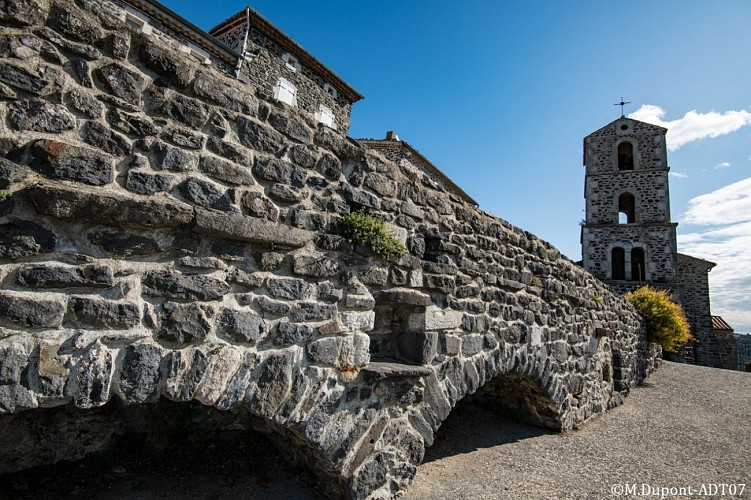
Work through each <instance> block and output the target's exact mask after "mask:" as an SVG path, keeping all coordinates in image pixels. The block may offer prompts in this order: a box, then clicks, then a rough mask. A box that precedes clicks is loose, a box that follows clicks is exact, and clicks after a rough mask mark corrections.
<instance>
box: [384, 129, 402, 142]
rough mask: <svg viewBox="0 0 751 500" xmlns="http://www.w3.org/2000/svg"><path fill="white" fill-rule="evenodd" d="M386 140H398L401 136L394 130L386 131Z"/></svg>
mask: <svg viewBox="0 0 751 500" xmlns="http://www.w3.org/2000/svg"><path fill="white" fill-rule="evenodd" d="M386 140H387V141H398V140H399V136H398V135H396V132H394V131H393V130H389V131H388V132H386Z"/></svg>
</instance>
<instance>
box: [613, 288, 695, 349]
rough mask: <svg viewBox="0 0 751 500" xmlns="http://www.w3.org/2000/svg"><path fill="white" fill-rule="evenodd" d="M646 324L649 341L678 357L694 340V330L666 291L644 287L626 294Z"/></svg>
mask: <svg viewBox="0 0 751 500" xmlns="http://www.w3.org/2000/svg"><path fill="white" fill-rule="evenodd" d="M626 300H628V301H629V302H630V303H631V305H632V306H634V308H635V309H636V311H637V312H638V313H639V314H641V315H642V316H643V317H644V319H645V321H646V323H647V340H648V341H650V342H655V343H657V344H660V345H661V346H662V348H663V349H664V350H665V351H666V352H669V353H674V354H675V353H678V352H680V351H681V350H682V348H683V346H684V345H685V343H686V341H688V340H689V339H691V329H690V328H689V326H688V320H686V315H685V314H684V312H683V309H682V308H681V306H680V305H678V304H676V303H675V301H673V299H672V298H671V297H670V295H669V294H668V293H667V292H665V291H664V290H656V289H654V288H651V287H649V286H643V287H641V288H639V289H638V290H635V291H633V292H629V293H627V294H626Z"/></svg>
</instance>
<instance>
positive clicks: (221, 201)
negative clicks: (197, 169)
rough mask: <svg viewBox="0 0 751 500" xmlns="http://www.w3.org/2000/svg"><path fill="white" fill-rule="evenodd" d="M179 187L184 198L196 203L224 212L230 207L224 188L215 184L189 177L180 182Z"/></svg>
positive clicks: (230, 202) (230, 203)
mask: <svg viewBox="0 0 751 500" xmlns="http://www.w3.org/2000/svg"><path fill="white" fill-rule="evenodd" d="M179 189H180V192H181V193H182V195H183V196H184V197H185V199H187V200H189V201H192V202H193V203H195V204H196V205H200V206H202V207H205V208H213V209H215V210H222V211H224V212H227V211H229V210H230V209H231V207H232V201H231V200H230V197H229V195H228V194H227V192H226V190H225V189H224V188H223V187H221V186H219V185H217V184H214V183H211V182H208V181H204V180H201V179H196V178H193V177H191V178H189V179H187V180H186V181H185V182H183V183H182V184H180V186H179Z"/></svg>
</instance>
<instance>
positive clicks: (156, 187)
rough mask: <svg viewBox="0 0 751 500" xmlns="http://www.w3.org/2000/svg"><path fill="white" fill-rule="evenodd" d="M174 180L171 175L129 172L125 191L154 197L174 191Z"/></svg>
mask: <svg viewBox="0 0 751 500" xmlns="http://www.w3.org/2000/svg"><path fill="white" fill-rule="evenodd" d="M173 179H174V178H173V177H172V176H171V175H164V174H152V173H149V172H141V171H138V170H129V171H128V177H127V178H126V180H125V189H127V190H128V191H132V192H134V193H138V194H143V195H152V194H154V193H159V192H166V191H169V190H170V189H172V184H173Z"/></svg>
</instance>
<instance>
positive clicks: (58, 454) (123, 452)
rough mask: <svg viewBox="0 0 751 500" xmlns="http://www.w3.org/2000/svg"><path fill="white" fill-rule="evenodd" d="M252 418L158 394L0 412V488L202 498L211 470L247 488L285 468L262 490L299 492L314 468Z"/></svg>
mask: <svg viewBox="0 0 751 500" xmlns="http://www.w3.org/2000/svg"><path fill="white" fill-rule="evenodd" d="M259 424H260V419H257V418H256V417H252V416H251V415H250V414H249V413H248V412H247V411H244V410H240V411H221V410H218V409H216V408H213V407H209V406H205V405H203V404H201V403H199V402H198V401H195V400H193V401H187V402H174V401H169V400H167V399H164V398H162V399H160V400H159V401H156V402H153V403H144V404H134V405H124V404H122V403H121V402H120V401H118V400H117V399H114V398H113V400H111V401H109V402H108V403H107V404H105V405H104V406H101V407H96V408H91V409H87V410H83V409H79V408H75V407H74V406H73V405H72V404H69V405H64V406H57V407H54V408H39V409H35V410H33V411H29V412H25V413H23V415H20V414H15V415H0V442H2V443H3V446H2V449H0V473H2V475H0V491H2V492H6V493H7V494H9V495H10V497H14V495H18V497H19V498H52V496H50V492H51V491H54V492H55V495H54V497H57V498H60V497H69V496H73V497H74V498H75V497H78V498H101V497H102V492H103V491H105V490H106V492H107V496H109V497H111V498H132V497H133V496H134V494H133V492H134V491H140V492H143V493H145V496H146V497H149V498H151V497H155V498H157V497H160V496H165V495H164V493H166V492H172V493H174V492H184V493H182V494H180V493H177V494H176V495H177V496H181V495H182V496H185V497H188V496H190V497H197V498H204V497H214V496H216V492H217V491H218V489H217V486H216V483H217V481H216V480H217V478H233V483H234V486H235V487H236V488H238V491H239V490H242V491H251V490H255V489H257V487H258V484H260V483H261V482H263V481H265V480H267V479H268V478H269V477H274V476H278V475H279V474H280V471H283V470H287V471H289V472H288V473H285V474H284V475H285V476H286V477H285V480H286V485H285V486H284V487H283V488H282V487H279V486H273V487H272V488H271V490H274V489H275V490H276V494H274V492H272V491H271V490H266V491H265V492H266V493H271V495H272V496H278V497H289V496H290V495H289V494H290V493H293V494H300V496H301V497H304V496H305V494H306V493H307V492H309V491H310V490H311V488H312V487H313V485H314V483H313V480H312V476H310V474H308V473H307V472H306V471H304V470H302V469H300V468H296V467H294V466H293V465H291V464H290V463H289V462H288V460H287V459H286V455H285V454H284V453H283V452H281V451H277V450H278V446H279V445H280V444H281V443H278V442H277V441H274V440H273V439H270V436H272V435H273V433H270V434H269V433H268V432H267V430H266V429H265V428H263V424H260V427H259ZM256 428H263V432H259V431H257V430H255V429H256ZM285 453H286V452H285ZM56 460H64V461H59V462H57V463H53V462H54V461H56ZM196 471H200V474H197V473H196ZM207 478H212V480H210V481H209V480H207ZM223 482H224V481H220V483H223ZM278 482H279V483H282V481H278ZM187 492H190V494H188V493H187ZM140 496H143V495H140ZM166 496H171V495H169V494H168V495H166ZM0 497H3V498H5V495H2V494H0Z"/></svg>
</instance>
